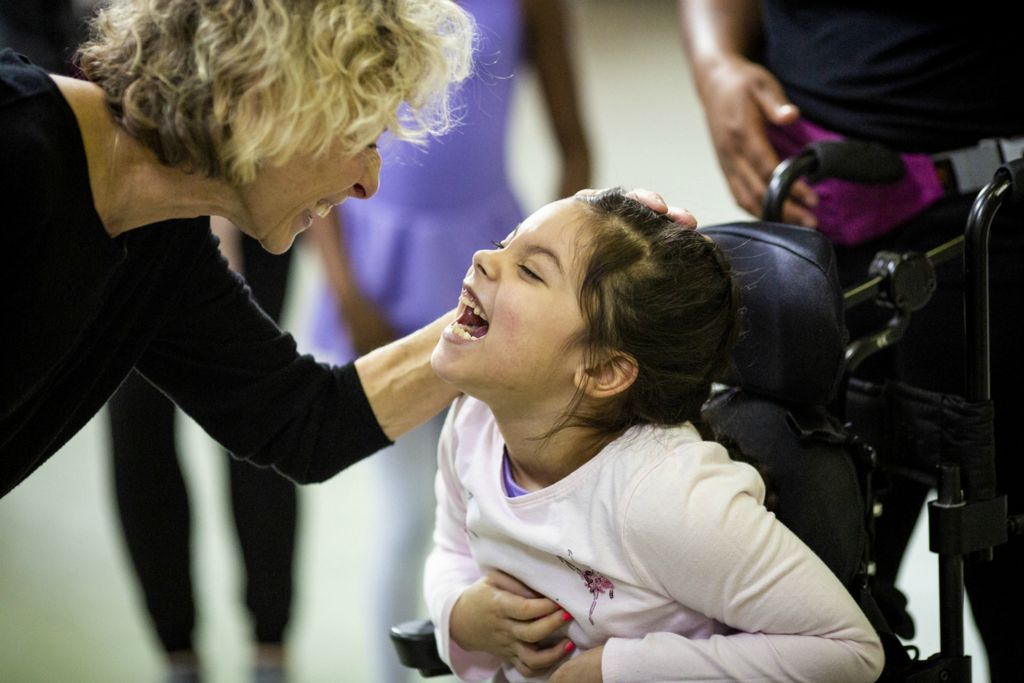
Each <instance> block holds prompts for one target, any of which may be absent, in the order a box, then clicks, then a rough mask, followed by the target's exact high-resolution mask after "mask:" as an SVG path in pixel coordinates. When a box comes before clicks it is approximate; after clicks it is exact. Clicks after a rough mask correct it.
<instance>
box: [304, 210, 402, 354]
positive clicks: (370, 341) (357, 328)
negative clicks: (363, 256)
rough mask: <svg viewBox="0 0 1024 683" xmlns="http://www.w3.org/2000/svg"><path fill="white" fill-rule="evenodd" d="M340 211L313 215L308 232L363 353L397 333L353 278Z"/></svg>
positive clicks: (342, 314)
mask: <svg viewBox="0 0 1024 683" xmlns="http://www.w3.org/2000/svg"><path fill="white" fill-rule="evenodd" d="M342 221H343V219H342V218H341V215H340V214H335V213H332V214H331V215H329V216H327V217H326V218H320V217H315V218H314V219H313V225H312V226H311V227H310V229H309V234H310V235H312V237H313V242H314V243H315V244H316V246H317V251H319V252H320V261H321V263H322V264H323V269H324V275H325V276H326V278H327V284H328V285H329V286H330V288H331V292H332V293H333V294H334V300H335V301H336V302H337V303H338V309H339V310H338V314H339V317H340V318H341V320H343V321H344V323H345V327H346V328H348V332H349V334H350V335H351V338H352V347H353V348H354V349H355V352H356V355H359V356H361V355H363V354H366V353H369V352H370V351H373V350H374V349H376V348H378V347H380V346H383V345H384V344H387V343H388V342H391V341H393V340H394V339H395V337H396V336H397V333H396V332H395V329H394V327H392V325H391V323H390V322H389V321H388V319H387V317H386V316H385V315H384V312H383V311H382V310H381V309H380V307H378V306H377V304H376V303H375V302H374V301H372V300H371V299H370V298H369V297H367V296H366V295H365V294H364V293H363V291H362V289H361V288H360V286H359V282H358V281H357V280H356V277H355V273H354V272H353V270H352V263H351V259H350V258H349V250H348V245H347V244H346V243H345V235H344V229H343V228H344V224H343V222H342Z"/></svg>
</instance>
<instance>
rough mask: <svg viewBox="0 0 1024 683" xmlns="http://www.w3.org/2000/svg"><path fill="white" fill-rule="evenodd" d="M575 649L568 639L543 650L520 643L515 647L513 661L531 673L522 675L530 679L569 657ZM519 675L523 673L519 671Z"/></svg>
mask: <svg viewBox="0 0 1024 683" xmlns="http://www.w3.org/2000/svg"><path fill="white" fill-rule="evenodd" d="M575 649H576V646H575V645H574V644H573V643H572V641H570V640H569V639H568V638H563V639H561V640H559V641H558V642H557V643H555V644H554V645H551V646H549V647H545V648H540V647H537V646H536V645H531V644H529V643H521V644H519V645H518V646H517V647H516V656H515V658H514V659H515V660H518V661H519V663H520V664H521V665H522V666H524V667H525V668H526V669H527V670H529V671H530V672H531V673H529V674H524V675H525V676H527V677H530V676H536V675H537V674H539V673H541V672H543V671H545V670H547V669H550V668H551V667H553V666H554V665H556V664H558V663H559V662H561V661H562V660H563V659H565V658H567V657H568V656H569V655H571V654H572V652H573V650H575ZM516 669H517V670H519V667H518V666H517V667H516ZM519 673H523V671H522V670H519Z"/></svg>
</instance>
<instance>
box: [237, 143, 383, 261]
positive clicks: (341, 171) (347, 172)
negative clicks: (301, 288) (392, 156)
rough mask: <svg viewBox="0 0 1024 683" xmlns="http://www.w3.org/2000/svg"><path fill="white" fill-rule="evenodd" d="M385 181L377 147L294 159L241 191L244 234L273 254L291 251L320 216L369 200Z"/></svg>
mask: <svg viewBox="0 0 1024 683" xmlns="http://www.w3.org/2000/svg"><path fill="white" fill-rule="evenodd" d="M379 183H380V154H379V153H378V152H377V148H376V145H373V146H371V147H368V148H367V149H365V150H363V151H362V152H359V153H358V154H356V155H354V156H353V155H352V154H351V152H346V153H344V154H342V153H338V152H332V153H328V154H326V155H324V156H322V157H317V158H315V159H312V158H310V157H308V156H306V157H299V156H296V157H293V158H292V159H290V160H289V161H288V162H287V163H285V164H283V165H281V166H268V167H266V168H265V169H262V170H261V171H260V173H259V175H258V176H257V177H256V180H255V181H253V182H252V183H250V184H248V185H245V186H243V187H242V188H240V190H239V192H240V194H241V199H242V204H243V210H244V212H245V214H246V215H245V217H244V220H242V221H239V224H240V225H241V226H242V231H243V232H244V233H246V234H247V235H249V236H250V237H253V238H255V239H256V240H258V241H259V242H260V244H262V245H263V248H264V249H266V250H267V251H269V252H271V253H274V254H281V253H284V252H285V251H288V248H289V247H291V245H292V242H293V241H294V240H295V236H296V235H298V234H299V233H300V232H302V231H303V230H305V229H306V228H308V227H309V226H310V225H312V223H313V217H314V216H315V215H317V214H319V215H321V216H325V215H327V212H328V211H330V209H331V207H333V206H334V205H336V204H340V203H341V202H343V201H344V200H345V199H347V198H349V197H356V198H358V199H368V198H369V197H372V196H373V195H374V194H375V193H376V192H377V187H378V185H379Z"/></svg>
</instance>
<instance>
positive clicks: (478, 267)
mask: <svg viewBox="0 0 1024 683" xmlns="http://www.w3.org/2000/svg"><path fill="white" fill-rule="evenodd" d="M582 225H583V211H582V209H581V206H580V204H579V203H578V202H577V201H576V200H574V199H563V200H561V201H558V202H554V203H552V204H548V205H547V206H545V207H543V208H542V209H540V210H539V211H537V212H536V213H534V214H533V215H532V216H530V217H529V218H527V219H526V220H525V221H523V223H522V224H520V225H519V227H518V228H516V230H515V231H514V232H513V233H512V234H511V235H509V236H508V237H507V238H506V239H505V241H504V242H502V243H501V247H500V248H495V249H488V250H483V251H478V252H476V254H474V255H473V264H472V266H471V267H470V269H469V272H468V273H467V274H466V279H465V280H464V281H463V288H462V294H461V296H460V297H459V308H458V317H457V319H456V322H453V323H452V324H450V325H449V326H448V327H447V328H446V329H445V331H444V334H443V335H442V337H441V339H440V341H438V343H437V346H436V347H435V349H434V353H433V356H432V358H431V365H432V366H433V368H434V370H435V372H437V374H438V375H439V376H440V377H441V378H442V379H443V380H445V381H446V382H449V383H450V384H453V385H455V386H456V387H458V388H459V389H461V390H462V391H464V392H465V393H467V394H470V395H472V396H475V397H476V398H479V399H480V400H482V401H484V402H486V403H488V405H490V406H491V408H492V409H494V410H498V409H500V408H502V407H511V408H515V407H517V406H529V407H531V408H536V407H539V406H541V405H551V406H554V407H555V409H557V410H561V409H562V408H564V407H565V405H566V404H567V402H568V400H569V399H570V398H571V397H572V395H573V394H574V393H575V390H576V384H575V373H576V371H577V368H579V367H581V365H582V362H583V349H582V346H581V345H580V344H578V343H575V342H574V341H573V340H574V339H575V338H576V337H577V335H579V333H580V332H581V331H582V330H583V325H584V322H583V317H582V314H581V312H580V308H579V303H578V298H577V297H578V291H579V283H580V272H581V271H580V266H581V264H580V263H579V261H580V259H579V258H578V257H577V254H578V253H579V251H580V249H581V248H583V247H585V245H586V240H585V238H583V237H581V234H580V233H581V226H582Z"/></svg>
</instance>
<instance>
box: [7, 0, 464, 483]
mask: <svg viewBox="0 0 1024 683" xmlns="http://www.w3.org/2000/svg"><path fill="white" fill-rule="evenodd" d="M94 29H95V37H94V39H93V40H92V41H91V42H90V43H88V44H86V45H85V46H84V47H83V48H82V50H81V52H80V55H79V65H80V67H81V69H82V71H83V73H84V74H85V75H86V77H87V78H88V79H89V80H88V81H78V80H72V79H67V78H62V77H57V76H49V75H47V74H46V73H45V72H44V71H42V70H41V69H38V68H37V67H34V66H32V65H31V64H29V63H27V62H26V61H25V60H23V59H22V58H20V57H19V56H17V55H16V54H14V53H13V52H11V51H9V50H7V51H3V52H0V131H2V132H0V148H2V149H3V150H4V155H3V158H2V161H0V196H2V203H3V207H4V216H5V218H4V219H3V223H4V228H5V233H6V235H7V238H8V239H7V244H8V248H7V249H6V250H5V251H4V255H3V256H2V257H0V259H2V263H0V285H2V286H3V291H4V295H3V296H2V297H0V311H2V313H3V318H4V320H5V322H6V324H7V325H8V329H7V331H6V335H5V336H6V338H7V340H8V341H7V344H6V345H5V346H6V347H7V349H8V351H7V352H6V353H4V354H3V356H2V360H0V368H2V370H0V376H2V380H0V495H3V494H5V493H7V492H8V491H10V490H11V488H13V487H14V486H15V485H17V484H18V483H19V482H20V481H21V480H23V479H24V478H25V477H27V476H28V475H29V474H30V473H31V472H32V471H33V470H34V469H35V468H36V467H38V466H39V465H41V464H42V463H43V462H44V461H45V460H46V459H47V458H48V457H49V456H50V455H52V454H53V453H54V452H55V451H56V450H57V449H59V448H60V446H61V445H63V444H64V443H65V442H66V441H67V440H68V439H69V438H70V437H71V436H72V435H73V434H74V433H75V432H77V431H78V430H79V429H80V428H81V427H82V425H84V424H85V422H86V421H88V420H89V418H90V417H92V415H93V414H95V413H96V411H97V410H98V409H99V408H100V407H101V406H102V405H103V403H104V401H106V399H107V398H108V397H109V396H110V394H111V393H112V392H113V391H114V389H115V388H116V387H117V386H118V384H120V382H121V381H122V380H123V379H124V377H125V376H126V375H127V374H128V372H129V371H130V370H131V369H132V368H133V367H135V368H138V369H139V371H140V372H142V374H144V375H145V376H146V377H148V378H149V380H150V381H152V382H153V383H154V384H156V385H157V386H159V387H160V388H161V389H162V390H163V391H164V392H165V393H167V394H168V395H169V396H170V397H171V398H172V399H173V400H174V401H175V402H176V403H177V404H178V405H179V406H181V407H182V408H183V409H184V410H185V411H186V412H188V413H189V414H190V415H192V417H194V418H195V419H196V420H197V421H198V422H199V423H200V424H201V425H203V427H204V428H205V429H206V430H207V431H208V432H209V433H210V434H211V435H212V436H214V437H215V438H216V439H217V440H218V441H220V442H221V443H222V444H223V445H224V446H225V447H226V448H228V449H229V450H230V451H232V452H233V453H234V454H236V456H238V457H240V458H244V459H246V460H249V461H251V462H253V463H255V464H257V465H261V466H273V467H274V468H276V469H277V470H278V471H279V472H281V473H283V474H285V475H287V476H289V477H291V478H292V479H294V480H296V481H299V482H310V481H319V480H322V479H325V478H327V477H330V476H332V475H333V474H335V473H336V472H338V471H339V470H341V469H343V468H344V467H346V466H348V465H349V464H351V463H352V462H354V461H355V460H357V459H359V458H361V457H363V456H365V455H368V454H370V453H372V452H374V451H375V450H377V449H379V448H381V447H382V446H384V445H386V444H387V443H388V442H389V441H390V440H392V439H394V438H395V437H397V436H398V435H400V434H402V433H403V432H405V431H407V430H408V429H409V428H411V427H413V426H415V425H417V424H418V423H419V422H421V421H422V420H424V419H426V418H427V417H429V416H430V415H432V414H434V413H436V412H437V410H438V409H439V408H441V407H442V406H443V404H444V403H445V402H447V401H448V400H450V399H451V397H452V393H451V390H450V389H447V388H446V387H444V385H442V384H441V383H440V382H439V381H438V380H437V379H436V378H435V377H434V375H433V373H432V372H431V371H430V368H429V364H428V357H429V353H430V349H431V348H432V347H433V344H434V342H435V341H436V339H437V336H438V333H439V331H440V329H441V326H442V324H443V322H442V321H438V322H437V323H435V324H434V325H432V326H430V327H428V328H425V329H424V330H422V331H420V332H418V333H415V334H413V335H411V336H409V337H407V338H405V339H403V340H400V341H398V342H395V343H394V344H391V345H390V346H387V347H385V348H383V349H380V350H379V351H377V352H374V353H373V354H370V355H368V356H365V357H363V358H361V359H360V360H358V361H356V362H355V363H354V364H350V365H346V366H343V367H336V368H330V367H326V366H324V365H320V364H318V363H316V362H315V361H314V360H313V359H312V358H310V357H308V356H300V355H299V354H298V353H297V352H296V349H295V344H294V342H293V340H292V338H291V337H290V336H289V335H287V334H285V333H283V332H282V331H281V330H280V329H278V328H277V326H276V325H275V324H274V323H273V322H272V321H271V320H270V319H269V318H268V317H267V316H265V315H264V314H263V313H262V312H261V311H260V310H259V308H258V307H257V306H256V305H255V304H254V303H253V302H252V300H251V298H250V296H249V293H248V290H247V288H246V287H245V286H244V285H243V283H242V282H241V280H239V279H238V278H237V277H235V276H234V275H232V274H231V272H230V271H229V270H228V268H227V264H226V262H225V261H224V260H223V259H222V258H221V257H220V255H219V253H218V251H217V245H216V240H215V239H214V238H213V237H212V235H211V233H210V230H209V225H208V223H209V221H208V219H207V218H205V217H206V216H209V215H219V216H224V217H226V218H228V219H230V220H231V221H233V222H234V223H236V224H237V225H239V226H240V227H241V228H242V230H243V231H244V232H246V233H247V234H249V235H251V236H252V237H254V238H256V239H257V240H259V241H260V243H261V244H262V245H263V246H264V247H265V248H266V249H267V250H269V251H271V252H275V253H280V252H282V251H285V250H287V249H288V248H289V246H290V245H291V244H292V241H293V240H294V238H295V236H296V234H298V233H299V232H301V231H302V230H303V229H305V228H306V227H308V226H309V224H310V223H311V222H312V217H313V215H314V214H320V215H323V214H325V213H326V212H327V211H329V210H330V209H331V207H332V206H333V205H335V204H338V203H340V202H342V201H344V200H345V199H346V198H348V197H356V198H360V199H362V198H367V197H369V196H371V195H372V194H373V193H374V192H375V191H376V189H377V182H378V170H379V164H380V159H379V156H378V155H377V152H376V150H375V141H376V139H377V136H378V135H380V133H381V132H382V131H384V130H390V131H392V132H393V133H395V134H396V135H398V136H400V137H408V138H417V137H422V136H425V135H430V134H436V133H439V132H441V131H443V130H444V129H445V128H446V127H447V126H448V125H449V122H450V119H449V102H448V91H449V86H450V85H451V84H453V83H455V82H458V81H460V80H462V79H463V78H464V77H465V76H466V74H467V72H468V70H469V56H470V51H471V44H472V36H473V25H472V20H471V19H469V18H468V16H467V15H466V14H465V13H464V12H463V11H462V10H461V9H459V8H458V6H457V5H456V4H455V3H454V2H451V1H450V0H390V1H389V2H382V1H375V0H360V1H355V0H299V1H294V0H288V1H286V0H246V1H244V2H242V1H239V0H220V1H217V0H176V1H174V2H167V1H166V0H115V1H114V2H113V3H111V4H110V5H109V6H108V8H107V9H106V10H105V11H104V12H103V13H102V14H101V15H100V16H99V17H98V19H97V21H96V24H95V27H94ZM402 103H406V104H407V105H408V106H406V107H402V108H401V110H399V105H400V104H402ZM399 111H401V115H399Z"/></svg>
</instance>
